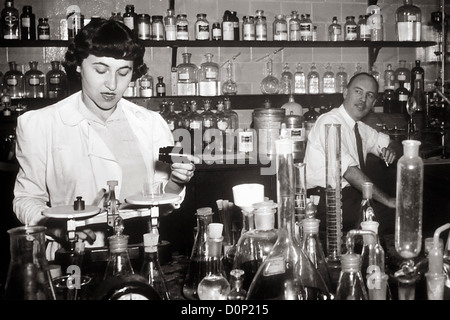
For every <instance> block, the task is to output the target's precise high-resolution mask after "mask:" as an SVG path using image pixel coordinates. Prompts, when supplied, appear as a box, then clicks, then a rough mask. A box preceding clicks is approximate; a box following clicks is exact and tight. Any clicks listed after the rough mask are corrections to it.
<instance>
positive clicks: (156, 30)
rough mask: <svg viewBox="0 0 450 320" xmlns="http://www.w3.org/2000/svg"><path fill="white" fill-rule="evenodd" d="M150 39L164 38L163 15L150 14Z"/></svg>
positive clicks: (158, 39) (160, 39)
mask: <svg viewBox="0 0 450 320" xmlns="http://www.w3.org/2000/svg"><path fill="white" fill-rule="evenodd" d="M151 39H152V40H154V41H162V40H164V22H163V16H160V15H153V16H152V28H151Z"/></svg>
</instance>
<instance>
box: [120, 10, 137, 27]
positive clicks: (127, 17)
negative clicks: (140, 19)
mask: <svg viewBox="0 0 450 320" xmlns="http://www.w3.org/2000/svg"><path fill="white" fill-rule="evenodd" d="M123 24H124V25H126V26H127V27H128V28H130V30H132V31H133V32H136V26H137V14H136V12H135V11H134V5H132V4H127V5H126V6H125V13H124V14H123Z"/></svg>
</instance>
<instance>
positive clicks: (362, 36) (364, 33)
mask: <svg viewBox="0 0 450 320" xmlns="http://www.w3.org/2000/svg"><path fill="white" fill-rule="evenodd" d="M368 17H369V16H368V15H360V16H359V19H358V29H357V30H358V40H361V41H370V40H371V33H370V26H369V25H368V24H367V18H368Z"/></svg>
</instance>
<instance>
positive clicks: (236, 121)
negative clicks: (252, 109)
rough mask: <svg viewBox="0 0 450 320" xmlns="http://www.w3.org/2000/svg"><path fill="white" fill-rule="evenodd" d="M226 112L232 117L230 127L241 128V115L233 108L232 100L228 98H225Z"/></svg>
mask: <svg viewBox="0 0 450 320" xmlns="http://www.w3.org/2000/svg"><path fill="white" fill-rule="evenodd" d="M224 105H225V111H224V112H225V114H226V115H227V116H228V117H230V119H231V126H230V129H239V115H238V113H237V112H236V111H234V110H233V109H232V108H231V100H230V99H228V98H225V99H224Z"/></svg>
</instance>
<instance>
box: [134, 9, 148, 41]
mask: <svg viewBox="0 0 450 320" xmlns="http://www.w3.org/2000/svg"><path fill="white" fill-rule="evenodd" d="M136 20H137V37H138V39H141V40H150V39H151V37H152V25H151V23H150V15H149V14H147V13H140V14H138V15H137V17H136Z"/></svg>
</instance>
